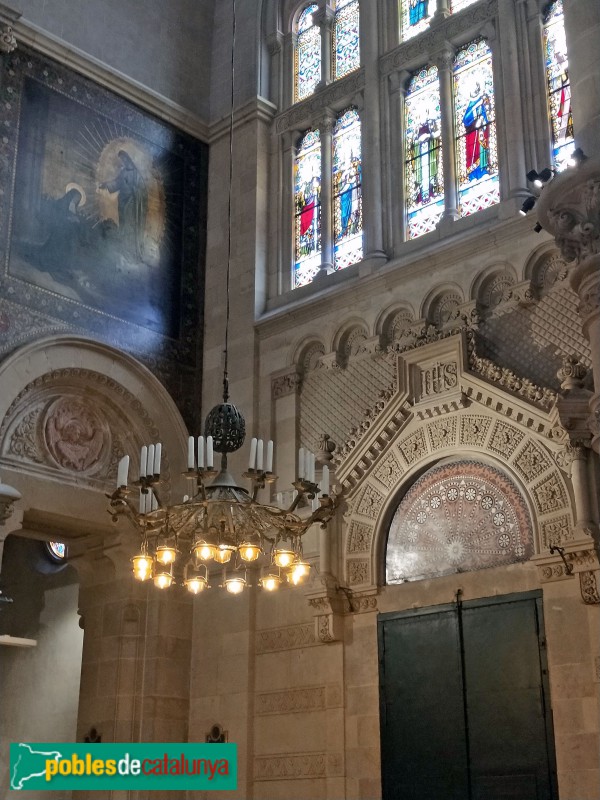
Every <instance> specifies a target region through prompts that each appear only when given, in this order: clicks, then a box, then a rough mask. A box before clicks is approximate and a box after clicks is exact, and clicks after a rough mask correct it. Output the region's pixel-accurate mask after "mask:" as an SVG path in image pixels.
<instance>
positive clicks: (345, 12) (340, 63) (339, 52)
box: [333, 0, 360, 79]
mask: <svg viewBox="0 0 600 800" xmlns="http://www.w3.org/2000/svg"><path fill="white" fill-rule="evenodd" d="M359 21H360V14H359V8H358V0H344V1H343V2H341V1H340V0H338V2H337V3H336V8H335V21H334V24H333V77H334V79H337V78H343V77H344V75H347V74H348V73H349V72H352V71H353V70H355V69H358V68H359V67H360V46H359Z"/></svg>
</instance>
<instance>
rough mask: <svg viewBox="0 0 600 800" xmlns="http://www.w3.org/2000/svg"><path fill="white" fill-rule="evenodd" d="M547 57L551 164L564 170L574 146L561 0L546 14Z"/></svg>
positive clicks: (545, 55) (545, 45) (545, 49)
mask: <svg viewBox="0 0 600 800" xmlns="http://www.w3.org/2000/svg"><path fill="white" fill-rule="evenodd" d="M544 58H545V67H546V82H547V90H548V114H549V117H550V127H551V131H552V162H553V164H552V165H553V167H554V169H556V170H558V171H561V170H563V169H565V168H566V166H567V164H568V161H569V158H570V157H571V154H572V152H573V149H574V147H575V142H574V138H573V111H572V109H571V83H570V80H569V58H568V55H567V41H566V38H565V21H564V16H563V6H562V0H555V2H554V3H552V4H551V5H550V6H549V8H548V9H547V11H546V14H545V16H544Z"/></svg>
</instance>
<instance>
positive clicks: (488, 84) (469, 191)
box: [454, 39, 500, 217]
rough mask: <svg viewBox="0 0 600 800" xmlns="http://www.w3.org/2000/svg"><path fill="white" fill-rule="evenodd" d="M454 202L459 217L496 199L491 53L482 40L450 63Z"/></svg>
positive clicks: (466, 47) (472, 212) (463, 50)
mask: <svg viewBox="0 0 600 800" xmlns="http://www.w3.org/2000/svg"><path fill="white" fill-rule="evenodd" d="M454 113H455V124H456V131H457V139H456V167H457V175H458V199H459V208H460V214H461V216H463V217H466V216H468V215H469V214H474V213H475V212H476V211H481V209H483V208H487V207H488V206H491V205H494V203H497V202H498V201H499V200H500V184H499V179H498V155H497V146H496V123H495V119H494V81H493V75H492V52H491V50H490V48H489V46H488V45H487V43H486V42H485V40H484V39H477V40H476V41H474V42H471V43H470V44H468V45H466V46H465V47H463V48H462V50H459V52H458V53H457V55H456V58H455V60H454Z"/></svg>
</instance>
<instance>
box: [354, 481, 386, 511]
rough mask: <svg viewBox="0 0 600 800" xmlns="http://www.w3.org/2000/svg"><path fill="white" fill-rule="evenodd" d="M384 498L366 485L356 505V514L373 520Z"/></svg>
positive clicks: (369, 485)
mask: <svg viewBox="0 0 600 800" xmlns="http://www.w3.org/2000/svg"><path fill="white" fill-rule="evenodd" d="M384 499H385V498H384V496H383V495H382V494H381V492H379V491H378V490H377V489H376V488H375V487H374V486H372V485H371V484H370V483H368V484H367V485H366V486H365V488H364V490H363V493H362V495H361V497H360V500H359V501H358V503H357V505H356V513H357V514H361V515H362V516H363V517H369V518H370V519H375V518H376V517H377V515H378V514H379V512H380V510H381V507H382V505H383V501H384Z"/></svg>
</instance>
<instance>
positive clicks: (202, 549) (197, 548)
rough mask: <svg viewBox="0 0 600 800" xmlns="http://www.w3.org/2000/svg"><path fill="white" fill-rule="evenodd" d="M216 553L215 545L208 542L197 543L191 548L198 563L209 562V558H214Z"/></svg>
mask: <svg viewBox="0 0 600 800" xmlns="http://www.w3.org/2000/svg"><path fill="white" fill-rule="evenodd" d="M216 552H217V548H216V547H215V545H214V544H210V543H209V542H197V543H196V544H195V545H194V548H193V553H194V555H195V556H196V558H197V559H199V560H200V561H210V560H211V558H214V557H215V553H216Z"/></svg>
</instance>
